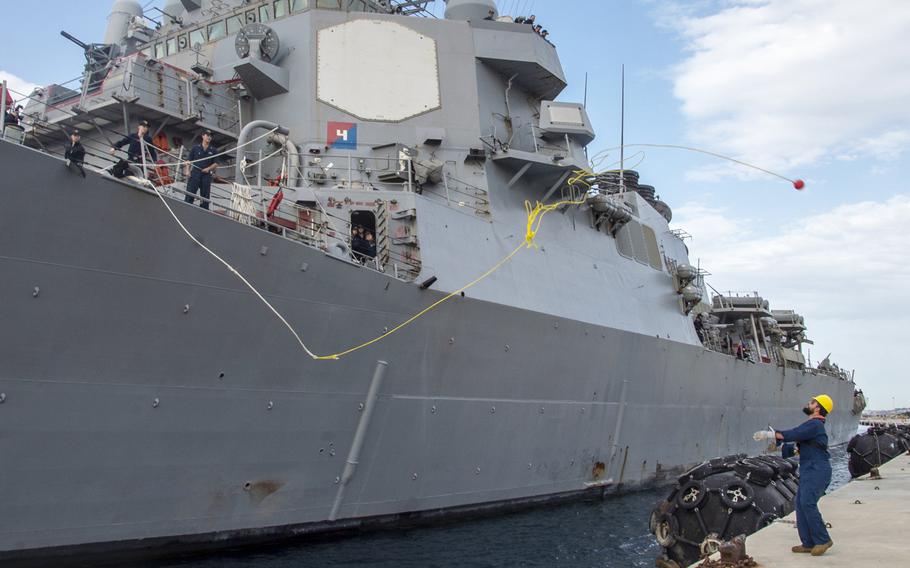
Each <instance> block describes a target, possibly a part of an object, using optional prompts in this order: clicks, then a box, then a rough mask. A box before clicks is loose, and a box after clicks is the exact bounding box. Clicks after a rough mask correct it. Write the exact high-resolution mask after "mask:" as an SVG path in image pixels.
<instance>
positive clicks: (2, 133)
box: [0, 79, 9, 138]
mask: <svg viewBox="0 0 910 568" xmlns="http://www.w3.org/2000/svg"><path fill="white" fill-rule="evenodd" d="M2 91H3V92H2V93H0V138H6V93H8V92H9V91H8V90H7V89H6V79H4V80H3V87H2Z"/></svg>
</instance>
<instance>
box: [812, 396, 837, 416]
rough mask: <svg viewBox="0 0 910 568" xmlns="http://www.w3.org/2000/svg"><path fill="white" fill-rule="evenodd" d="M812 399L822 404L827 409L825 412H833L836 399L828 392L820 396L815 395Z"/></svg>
mask: <svg viewBox="0 0 910 568" xmlns="http://www.w3.org/2000/svg"><path fill="white" fill-rule="evenodd" d="M812 400H814V401H815V402H817V403H819V404H820V405H822V408H824V409H825V412H827V413H828V414H831V411H832V410H834V401H833V400H831V397H830V396H828V395H826V394H820V395H818V396H813V397H812Z"/></svg>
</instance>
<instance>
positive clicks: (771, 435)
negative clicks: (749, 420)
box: [752, 428, 777, 442]
mask: <svg viewBox="0 0 910 568" xmlns="http://www.w3.org/2000/svg"><path fill="white" fill-rule="evenodd" d="M776 438H777V434H776V433H775V432H774V429H773V428H769V429H767V430H759V431H758V432H756V433H754V434H752V439H753V440H755V441H756V442H761V441H762V440H774V439H776Z"/></svg>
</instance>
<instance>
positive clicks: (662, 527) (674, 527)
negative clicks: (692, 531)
mask: <svg viewBox="0 0 910 568" xmlns="http://www.w3.org/2000/svg"><path fill="white" fill-rule="evenodd" d="M678 534H679V523H678V522H677V521H676V517H674V516H673V515H668V514H666V513H664V514H661V515H659V516H658V517H657V521H656V523H655V525H654V536H655V537H656V538H657V544H659V545H661V546H663V547H664V548H670V547H671V546H673V545H674V544H676V535H678Z"/></svg>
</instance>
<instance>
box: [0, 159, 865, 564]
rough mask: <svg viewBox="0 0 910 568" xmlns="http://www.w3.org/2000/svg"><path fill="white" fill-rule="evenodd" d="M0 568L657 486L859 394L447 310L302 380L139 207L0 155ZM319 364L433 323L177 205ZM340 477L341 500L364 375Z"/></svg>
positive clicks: (497, 312) (489, 305)
mask: <svg viewBox="0 0 910 568" xmlns="http://www.w3.org/2000/svg"><path fill="white" fill-rule="evenodd" d="M0 169H2V171H4V172H5V175H4V179H3V181H2V183H0V276H2V277H0V393H3V396H2V400H3V402H2V404H0V456H2V466H0V503H3V507H2V508H3V514H2V515H0V559H4V558H5V559H8V560H12V559H25V558H35V557H42V556H45V557H46V556H47V555H49V554H53V553H54V552H55V551H57V552H60V551H67V552H69V551H71V550H73V548H74V547H75V549H77V550H78V549H90V548H97V547H103V548H105V549H116V548H135V547H143V546H153V545H158V544H161V543H175V542H181V541H182V542H194V543H196V544H202V543H205V544H208V545H213V544H218V543H225V542H230V539H231V538H232V537H244V536H245V537H253V536H255V537H269V536H278V535H282V534H288V533H295V532H305V531H310V530H332V529H334V528H340V527H350V526H356V525H357V524H359V523H361V522H363V521H364V520H368V519H382V518H390V519H394V518H396V516H401V515H438V514H445V513H447V512H458V511H464V510H468V509H471V508H486V507H503V506H508V505H510V504H515V503H520V502H528V501H534V500H539V499H546V498H549V497H552V496H561V495H571V494H578V493H582V492H584V491H586V490H592V489H593V490H595V491H603V490H607V491H614V490H616V491H621V490H625V489H633V488H635V487H639V486H642V485H647V484H652V483H660V482H661V481H663V480H665V479H668V478H671V477H672V476H673V475H674V474H675V473H677V472H679V471H680V470H681V469H682V468H685V467H686V466H688V465H690V464H692V463H695V462H698V461H700V460H703V459H706V458H711V457H714V456H718V455H723V454H730V453H735V452H747V453H756V452H758V451H761V449H762V448H760V447H759V446H758V444H757V443H755V442H753V441H752V438H751V434H752V433H753V432H754V431H756V430H758V429H761V428H764V427H767V425H768V424H769V423H770V424H776V425H786V424H795V423H797V422H798V421H800V419H801V414H800V412H799V406H800V404H801V403H802V402H804V401H805V400H807V399H808V398H809V397H810V396H812V395H814V394H818V393H819V392H826V393H828V394H830V395H831V396H832V398H833V399H834V401H835V404H836V406H837V408H838V409H841V410H840V411H836V412H835V413H834V414H833V415H832V416H831V419H830V420H829V422H828V431H829V435H830V437H831V440H832V444H835V443H840V442H845V441H846V440H847V439H848V438H849V436H850V435H851V434H852V433H854V432H855V429H856V424H857V417H856V416H854V415H852V414H851V413H850V411H849V409H850V408H852V401H853V383H852V382H850V381H844V380H840V379H837V378H834V377H830V376H826V375H822V374H814V373H810V372H804V371H797V370H793V369H783V368H781V367H778V366H775V365H767V364H753V363H750V362H748V361H741V360H737V359H736V358H734V357H730V356H728V355H724V354H721V353H717V352H713V351H710V350H707V349H704V348H702V347H700V346H696V345H691V344H687V343H682V342H678V341H673V340H668V339H662V338H660V337H655V336H653V335H644V334H639V333H634V332H630V331H625V330H619V329H615V328H611V327H604V326H597V325H592V324H591V323H586V322H581V321H578V320H573V319H569V318H561V317H555V316H553V315H551V314H546V313H540V312H535V311H532V310H525V309H519V308H515V307H509V306H505V305H501V304H497V303H494V302H488V301H482V300H478V299H474V298H472V297H471V294H470V292H469V293H468V294H467V297H458V298H455V299H453V300H452V301H450V302H448V303H446V304H443V305H442V306H440V307H439V308H438V309H436V310H435V311H434V312H433V313H432V315H429V316H427V317H424V318H421V319H419V320H417V321H416V322H415V323H414V324H412V325H410V326H408V327H407V328H405V329H403V330H402V331H400V332H399V333H397V334H395V335H393V336H390V337H389V338H387V339H386V340H384V341H383V342H381V343H379V344H376V345H375V346H372V347H371V348H368V349H364V350H361V351H358V352H356V353H354V354H352V355H350V356H349V357H346V358H343V359H341V360H339V361H313V360H312V359H310V358H309V357H308V356H306V354H304V353H303V352H302V351H301V349H300V348H299V346H298V345H297V343H296V341H295V340H294V338H293V337H292V336H291V335H290V334H288V333H287V330H286V329H284V328H283V327H282V326H281V325H280V323H279V322H278V321H277V320H276V319H275V317H274V316H273V315H272V314H271V313H270V312H269V311H268V310H267V309H266V308H265V307H264V306H263V305H262V303H260V302H259V301H258V300H257V299H256V298H255V297H254V296H253V295H252V294H251V293H249V291H248V290H247V289H246V288H245V287H244V286H243V285H242V284H241V283H240V281H239V280H237V279H236V278H235V277H234V276H233V275H232V274H231V273H230V272H228V271H227V270H226V269H225V268H224V267H223V266H222V265H221V264H219V263H218V262H217V261H215V260H214V259H213V258H211V257H210V256H208V255H207V254H205V253H204V252H203V251H202V250H201V249H200V247H198V246H197V245H195V244H194V243H193V242H191V241H190V240H189V239H188V238H186V235H184V234H183V233H182V232H181V231H180V230H179V229H178V228H177V227H176V225H175V223H174V221H173V219H171V217H170V215H169V213H168V211H167V210H166V209H165V208H164V207H163V206H162V204H161V202H160V201H159V198H158V197H157V196H156V195H155V194H154V192H152V191H148V190H144V189H141V188H139V187H136V186H131V185H129V184H126V183H123V182H120V181H118V180H114V179H112V178H109V177H105V176H100V175H97V174H94V173H89V175H88V177H87V178H85V179H83V178H82V177H80V176H78V175H74V174H73V172H71V171H69V170H67V169H66V168H64V167H63V166H62V164H61V162H60V160H58V159H56V158H53V157H50V156H47V155H45V154H42V153H39V152H37V151H34V150H31V149H28V148H25V147H21V146H15V145H11V144H0ZM172 207H173V208H174V210H175V212H176V214H177V216H178V217H179V218H180V219H181V220H182V221H183V222H184V223H185V224H186V226H187V227H188V228H189V230H190V231H191V232H193V234H195V235H197V236H198V237H199V238H200V240H201V241H202V242H204V243H205V244H206V245H207V246H210V247H211V248H213V249H214V250H216V251H218V252H219V253H220V254H222V255H223V256H225V257H226V258H227V259H228V260H229V262H231V264H233V265H234V266H235V267H236V268H237V269H238V270H240V271H241V272H242V273H243V274H245V275H246V276H247V277H248V278H249V279H250V280H251V282H252V283H253V284H254V285H255V286H256V287H257V288H258V289H259V290H261V291H262V292H263V293H264V294H265V295H266V297H267V298H269V300H270V301H271V302H273V303H274V305H275V306H276V307H277V308H278V309H279V310H281V312H282V313H283V314H284V315H285V316H286V317H287V318H288V320H289V321H290V323H291V324H292V325H293V326H294V327H295V328H296V329H298V330H300V331H301V333H302V334H303V335H304V336H305V338H306V340H307V341H308V343H309V344H310V346H311V347H312V348H313V349H314V351H316V352H318V353H330V352H335V351H338V350H339V349H341V348H344V347H348V346H350V345H353V344H357V343H360V342H362V341H365V340H368V339H370V338H372V337H375V336H376V335H377V334H379V333H381V332H382V331H383V330H384V329H386V328H387V327H388V326H390V325H393V324H395V323H397V322H399V321H402V320H403V319H405V318H406V317H407V316H408V315H410V314H412V313H414V312H415V311H416V310H417V309H418V308H420V307H423V306H426V305H428V304H430V303H431V302H433V301H435V300H436V299H439V298H440V297H442V294H441V293H440V292H436V291H433V290H432V289H429V290H422V289H421V288H420V287H418V286H417V285H415V284H413V283H406V282H402V281H400V280H397V279H395V278H392V277H389V276H387V275H384V274H381V273H379V272H375V271H370V270H364V269H363V268H362V267H359V266H356V265H354V264H353V263H350V262H346V261H343V260H339V259H337V258H334V257H332V256H330V255H327V254H325V253H324V252H322V251H319V250H317V249H314V248H310V247H307V246H303V245H302V244H300V243H298V242H294V241H291V240H289V239H286V238H283V237H281V236H279V235H275V234H272V233H269V232H267V231H263V230H261V229H257V228H255V227H251V226H248V225H242V224H239V223H236V222H234V221H232V220H230V219H227V218H225V217H223V216H220V215H217V214H214V213H209V212H207V211H203V210H201V209H199V208H193V207H190V206H187V205H185V204H183V203H179V202H177V201H174V202H173V204H172ZM380 359H381V360H384V361H387V362H388V369H387V372H386V376H385V381H384V383H383V384H382V388H381V389H380V392H379V393H378V400H377V403H376V405H375V409H374V413H373V416H372V420H371V421H370V422H369V424H368V427H367V428H366V430H365V432H364V434H365V436H364V439H363V449H362V452H361V453H360V456H359V460H358V462H359V463H358V464H357V467H358V469H357V471H356V475H354V477H353V478H352V479H351V481H350V483H349V485H348V486H347V488H346V492H345V493H344V496H343V500H342V501H341V506H340V509H339V511H338V515H337V520H336V521H334V522H329V521H328V519H329V516H330V512H331V509H332V506H333V503H334V502H335V500H336V496H337V495H338V488H339V480H340V479H341V476H342V472H343V470H344V466H345V459H346V457H347V456H348V452H349V448H350V446H351V444H352V440H353V438H354V433H355V430H356V429H357V427H358V423H359V422H360V418H361V416H362V412H363V410H362V409H363V406H362V405H363V403H364V402H365V400H366V393H367V390H368V388H369V386H370V382H371V377H372V375H373V371H374V368H375V367H376V363H377V360H380Z"/></svg>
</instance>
